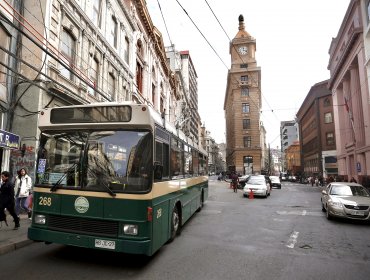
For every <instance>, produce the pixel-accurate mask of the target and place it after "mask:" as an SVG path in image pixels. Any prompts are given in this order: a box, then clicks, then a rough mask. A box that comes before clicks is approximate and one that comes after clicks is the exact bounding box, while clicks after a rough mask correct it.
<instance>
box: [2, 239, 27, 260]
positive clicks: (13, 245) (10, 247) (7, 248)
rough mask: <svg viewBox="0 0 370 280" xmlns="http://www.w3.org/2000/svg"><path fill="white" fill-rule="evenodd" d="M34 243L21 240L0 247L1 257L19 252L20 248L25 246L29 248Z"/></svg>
mask: <svg viewBox="0 0 370 280" xmlns="http://www.w3.org/2000/svg"><path fill="white" fill-rule="evenodd" d="M32 243H33V241H32V240H29V239H25V238H19V239H16V240H14V241H11V242H9V243H8V244H5V245H3V246H0V256H1V255H4V254H7V253H9V252H12V251H15V250H18V249H20V248H23V247H25V246H28V245H30V244H32Z"/></svg>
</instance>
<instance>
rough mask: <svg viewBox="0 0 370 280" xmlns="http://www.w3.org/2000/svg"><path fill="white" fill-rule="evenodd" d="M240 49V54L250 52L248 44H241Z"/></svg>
mask: <svg viewBox="0 0 370 280" xmlns="http://www.w3.org/2000/svg"><path fill="white" fill-rule="evenodd" d="M238 51H239V53H240V54H247V53H248V48H247V46H241V47H239V49H238Z"/></svg>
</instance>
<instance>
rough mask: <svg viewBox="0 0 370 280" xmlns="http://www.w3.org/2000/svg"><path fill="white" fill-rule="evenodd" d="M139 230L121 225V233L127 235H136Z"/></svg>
mask: <svg viewBox="0 0 370 280" xmlns="http://www.w3.org/2000/svg"><path fill="white" fill-rule="evenodd" d="M138 232H139V228H138V226H137V225H123V233H124V234H128V235H137V233H138Z"/></svg>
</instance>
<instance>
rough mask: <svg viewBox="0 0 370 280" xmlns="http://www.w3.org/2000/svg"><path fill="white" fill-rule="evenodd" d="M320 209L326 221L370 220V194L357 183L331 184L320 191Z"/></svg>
mask: <svg viewBox="0 0 370 280" xmlns="http://www.w3.org/2000/svg"><path fill="white" fill-rule="evenodd" d="M321 207H322V211H324V212H326V217H327V218H328V220H330V219H331V218H332V217H338V218H347V219H355V220H370V193H369V192H368V190H367V189H366V188H365V187H363V186H362V185H360V184H357V183H347V182H333V183H330V184H328V185H327V186H326V188H325V189H324V190H322V193H321Z"/></svg>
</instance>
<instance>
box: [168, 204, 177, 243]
mask: <svg viewBox="0 0 370 280" xmlns="http://www.w3.org/2000/svg"><path fill="white" fill-rule="evenodd" d="M179 228H180V215H179V210H178V209H177V207H176V206H175V207H174V208H173V210H172V217H171V236H170V240H169V241H170V242H171V241H173V240H174V239H175V237H176V235H177V233H178V231H179Z"/></svg>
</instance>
